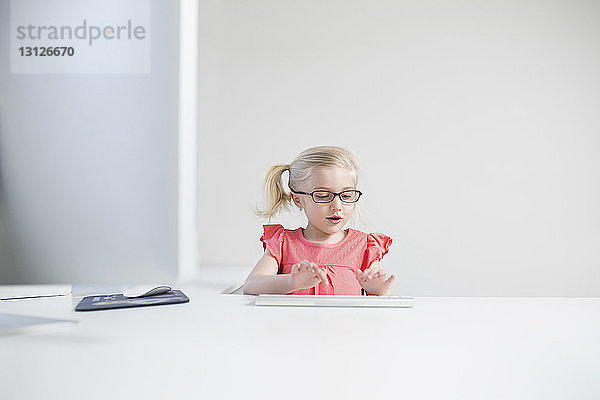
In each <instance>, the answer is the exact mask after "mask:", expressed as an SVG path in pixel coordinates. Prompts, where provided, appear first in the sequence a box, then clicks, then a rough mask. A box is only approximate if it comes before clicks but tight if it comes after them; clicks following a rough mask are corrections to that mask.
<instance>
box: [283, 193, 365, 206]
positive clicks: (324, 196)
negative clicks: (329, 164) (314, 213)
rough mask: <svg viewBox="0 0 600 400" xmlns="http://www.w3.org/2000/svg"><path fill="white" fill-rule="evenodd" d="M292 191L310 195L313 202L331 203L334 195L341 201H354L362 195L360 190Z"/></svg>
mask: <svg viewBox="0 0 600 400" xmlns="http://www.w3.org/2000/svg"><path fill="white" fill-rule="evenodd" d="M292 192H294V193H297V194H307V195H309V196H310V197H312V199H313V201H314V202H315V203H331V202H332V201H333V199H335V196H338V197H339V198H340V200H341V201H342V203H356V202H357V201H358V199H360V196H361V195H362V192H361V191H360V190H344V191H343V192H339V193H333V192H330V191H329V190H315V191H312V192H310V193H307V192H297V191H295V190H292Z"/></svg>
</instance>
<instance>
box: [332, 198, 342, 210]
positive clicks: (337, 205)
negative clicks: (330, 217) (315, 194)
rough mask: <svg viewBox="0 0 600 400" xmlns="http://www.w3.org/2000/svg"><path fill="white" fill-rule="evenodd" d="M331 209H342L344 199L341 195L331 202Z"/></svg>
mask: <svg viewBox="0 0 600 400" xmlns="http://www.w3.org/2000/svg"><path fill="white" fill-rule="evenodd" d="M331 209H333V210H341V209H342V200H340V198H339V196H335V198H334V199H333V201H332V202H331Z"/></svg>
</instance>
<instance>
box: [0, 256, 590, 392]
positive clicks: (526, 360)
mask: <svg viewBox="0 0 600 400" xmlns="http://www.w3.org/2000/svg"><path fill="white" fill-rule="evenodd" d="M246 272H247V271H239V270H236V269H231V268H229V269H227V268H223V269H219V270H217V269H208V270H203V271H202V272H201V274H200V277H199V280H198V281H197V282H196V283H194V282H190V283H182V284H173V286H174V288H177V289H181V290H183V292H184V293H185V294H187V295H188V297H189V298H190V303H187V304H176V305H166V306H155V307H141V308H130V309H121V310H107V311H95V312H74V311H73V309H74V307H75V305H76V304H77V302H78V301H79V300H80V299H81V298H82V296H81V295H78V294H77V286H76V285H74V287H73V293H74V294H73V295H71V296H66V297H57V298H44V299H27V300H12V301H2V302H0V312H6V313H20V314H30V315H38V316H46V317H56V318H63V319H77V320H78V321H79V323H78V324H77V325H75V326H73V327H72V328H69V329H66V330H64V331H59V332H49V333H41V334H40V333H38V334H30V335H16V336H5V337H0V398H2V399H104V400H108V399H123V398H126V396H127V395H130V396H132V397H131V398H132V399H166V398H175V399H177V398H180V399H192V398H197V399H200V398H202V399H204V398H206V399H219V398H223V399H233V398H243V397H245V398H250V399H290V398H291V399H295V398H310V399H320V398H325V397H328V398H332V399H355V398H356V399H358V398H360V399H369V398H375V399H379V398H386V399H389V398H397V399H402V398H404V399H485V400H490V399H565V400H566V399H569V400H572V399H577V400H582V399H594V400H597V399H600V380H599V379H598V376H599V373H600V299H597V298H595V299H566V298H427V297H418V298H417V299H416V302H415V307H414V308H407V309H401V308H394V309H375V308H373V309H353V308H308V307H258V306H254V305H251V302H252V296H241V295H222V294H219V292H220V291H221V290H222V289H224V288H225V287H226V286H229V285H230V284H231V283H235V282H236V281H241V280H243V277H244V275H245V273H246ZM90 294H91V293H90ZM395 294H399V295H410V294H409V293H395Z"/></svg>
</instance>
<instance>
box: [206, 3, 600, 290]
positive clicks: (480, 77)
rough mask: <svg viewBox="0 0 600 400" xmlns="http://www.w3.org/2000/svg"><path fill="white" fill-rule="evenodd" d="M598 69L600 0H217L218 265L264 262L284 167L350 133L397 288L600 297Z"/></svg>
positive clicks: (212, 128) (211, 239) (214, 259)
mask: <svg viewBox="0 0 600 400" xmlns="http://www.w3.org/2000/svg"><path fill="white" fill-rule="evenodd" d="M598 71H600V2H590V1H567V0H564V1H541V0H540V1H532V0H526V1H492V2H482V1H475V0H467V1H450V0H448V1H376V2H372V1H366V0H365V1H332V0H327V1H322V0H318V1H317V0H315V1H295V0H278V1H251V2H245V1H210V0H203V1H201V3H200V82H199V89H200V92H199V93H200V99H199V103H200V104H199V129H200V138H199V164H200V165H199V184H200V192H199V196H200V204H199V206H200V211H199V224H200V236H201V237H200V253H201V254H200V258H201V264H202V265H203V266H208V265H236V266H240V267H241V268H245V269H247V270H248V271H250V269H251V268H252V267H253V265H254V264H255V263H256V261H257V260H258V258H259V257H260V255H261V254H262V247H261V245H260V242H259V240H258V238H259V236H260V234H261V223H262V222H263V221H261V220H260V219H258V218H257V217H254V216H253V215H252V213H251V206H252V204H253V203H254V202H256V201H257V200H260V198H261V195H262V186H261V185H262V180H263V177H264V174H265V172H266V170H267V168H268V167H269V166H270V165H272V164H273V163H276V162H286V163H289V162H291V161H292V159H293V158H294V157H295V155H296V154H297V153H299V152H300V151H301V150H303V149H305V148H307V147H310V146H314V145H320V144H337V145H343V146H346V147H348V148H349V149H351V150H353V151H354V152H355V153H356V155H357V156H358V157H359V159H360V161H361V165H362V170H363V173H362V176H361V184H360V188H361V190H363V191H364V192H365V193H366V195H365V196H364V198H363V199H361V203H362V207H363V210H364V211H365V213H366V214H367V217H368V221H369V223H370V225H371V226H372V228H371V230H374V231H379V232H384V233H386V234H388V235H390V236H392V237H393V238H394V244H393V246H392V249H391V251H390V253H389V255H388V256H387V257H386V258H387V259H386V261H385V267H386V269H387V270H389V271H390V272H393V273H394V274H396V275H397V276H398V277H399V279H398V280H397V283H396V284H395V292H396V293H398V294H412V295H432V296H470V295H475V296H477V295H486V296H529V295H531V296H600V273H599V272H598V271H599V269H600V268H599V267H600V207H599V204H600V157H598V154H599V152H600V113H599V112H598V110H600V74H599V73H598ZM363 200H364V201H363ZM274 222H283V223H284V224H285V225H286V226H288V227H290V228H295V227H297V226H298V224H300V223H303V220H302V218H301V217H300V215H299V214H296V215H290V216H286V217H283V218H281V219H278V220H276V221H274Z"/></svg>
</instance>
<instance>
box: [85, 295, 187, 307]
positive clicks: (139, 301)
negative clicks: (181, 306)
mask: <svg viewBox="0 0 600 400" xmlns="http://www.w3.org/2000/svg"><path fill="white" fill-rule="evenodd" d="M189 301H190V299H188V297H187V296H186V295H185V294H183V292H182V291H181V290H170V291H168V292H167V293H164V294H159V295H156V296H148V297H134V298H129V297H125V296H123V295H122V294H106V295H97V296H87V297H84V298H83V299H81V301H80V302H79V304H77V307H75V311H97V310H110V309H113V308H129V307H146V306H158V305H162V304H177V303H187V302H189Z"/></svg>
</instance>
